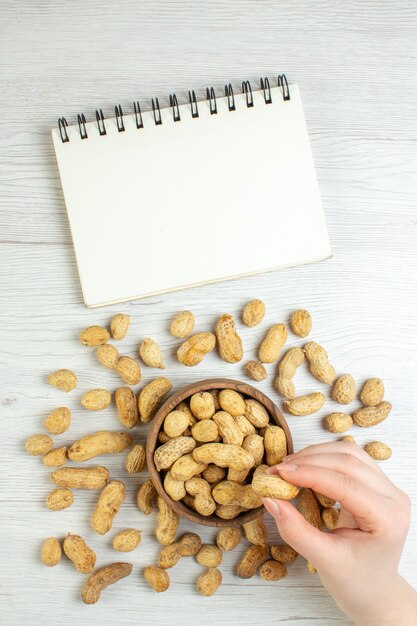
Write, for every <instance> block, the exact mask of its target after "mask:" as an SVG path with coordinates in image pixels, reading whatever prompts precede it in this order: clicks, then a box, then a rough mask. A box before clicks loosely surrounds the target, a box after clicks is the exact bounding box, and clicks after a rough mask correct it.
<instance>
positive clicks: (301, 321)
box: [290, 309, 312, 337]
mask: <svg viewBox="0 0 417 626" xmlns="http://www.w3.org/2000/svg"><path fill="white" fill-rule="evenodd" d="M290 326H291V330H292V332H293V333H294V335H298V336H299V337H307V335H308V334H309V333H310V331H311V326H312V319H311V315H310V313H309V312H308V311H306V310H305V309H298V310H297V311H294V312H293V314H292V315H291V319H290Z"/></svg>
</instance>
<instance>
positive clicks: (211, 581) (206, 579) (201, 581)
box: [197, 567, 222, 596]
mask: <svg viewBox="0 0 417 626" xmlns="http://www.w3.org/2000/svg"><path fill="white" fill-rule="evenodd" d="M221 582H222V574H221V572H220V571H219V570H218V569H216V568H215V567H210V568H209V569H208V570H207V571H206V572H204V574H200V576H199V577H198V580H197V591H198V593H199V594H200V595H202V596H212V595H213V594H215V593H216V591H217V589H218V588H219V587H220V585H221Z"/></svg>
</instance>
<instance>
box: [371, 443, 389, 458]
mask: <svg viewBox="0 0 417 626" xmlns="http://www.w3.org/2000/svg"><path fill="white" fill-rule="evenodd" d="M365 452H367V453H368V454H369V456H370V457H372V458H373V459H375V460H376V461H386V460H387V459H389V458H390V456H391V455H392V450H391V448H390V447H389V446H387V444H386V443H382V441H372V442H371V443H368V444H366V446H365Z"/></svg>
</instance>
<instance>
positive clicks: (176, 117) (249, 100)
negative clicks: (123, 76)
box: [58, 74, 291, 143]
mask: <svg viewBox="0 0 417 626" xmlns="http://www.w3.org/2000/svg"><path fill="white" fill-rule="evenodd" d="M277 85H278V87H281V91H282V99H283V100H284V102H286V101H288V100H290V99H291V95H290V88H289V85H288V81H287V77H286V76H285V74H279V75H278V80H277ZM260 86H261V91H262V93H263V97H264V101H265V104H272V92H271V85H270V82H269V79H268V78H267V77H263V78H261V79H260ZM224 93H225V98H226V104H227V108H228V110H229V111H236V101H235V95H234V92H233V87H232V84H231V83H228V84H227V85H225V87H224ZM242 94H243V95H244V98H245V101H246V106H247V108H252V107H254V106H255V102H254V98H253V92H252V86H251V84H250V82H249V81H248V80H244V81H243V82H242ZM206 100H207V103H208V105H209V109H210V115H216V114H217V113H218V109H217V98H216V94H215V91H214V89H213V87H207V88H206ZM188 101H189V105H190V112H191V117H192V118H198V117H200V112H199V108H198V101H197V97H196V93H195V91H194V90H190V91H189V92H188ZM151 104H152V113H153V118H154V122H155V126H160V125H162V114H161V108H160V106H159V100H158V98H151ZM200 104H201V102H200ZM169 106H170V107H171V109H172V117H173V121H174V122H180V121H181V115H180V105H179V103H178V98H177V96H176V94H175V93H173V94H171V95H170V96H169ZM114 111H115V120H116V125H117V130H118V132H119V133H122V132H124V131H125V130H126V127H125V124H124V119H123V115H124V114H123V110H122V107H121V105H120V104H119V105H117V106H116V107H115V108H114ZM133 111H134V116H135V123H136V128H137V129H138V130H139V129H141V128H143V127H144V122H143V117H142V111H141V107H140V104H139V101H138V100H136V101H135V102H134V103H133ZM95 114H96V122H97V127H98V132H99V135H100V136H103V135H107V129H106V124H105V119H104V115H103V110H102V109H96V112H95ZM77 123H78V130H79V133H80V137H81V139H88V133H87V126H86V124H87V121H86V118H85V115H84V113H81V114H79V115H77ZM67 128H68V122H67V120H66V119H65V117H60V118H59V119H58V131H59V135H60V137H61V141H62V143H69V142H70V136H69V134H68V131H67Z"/></svg>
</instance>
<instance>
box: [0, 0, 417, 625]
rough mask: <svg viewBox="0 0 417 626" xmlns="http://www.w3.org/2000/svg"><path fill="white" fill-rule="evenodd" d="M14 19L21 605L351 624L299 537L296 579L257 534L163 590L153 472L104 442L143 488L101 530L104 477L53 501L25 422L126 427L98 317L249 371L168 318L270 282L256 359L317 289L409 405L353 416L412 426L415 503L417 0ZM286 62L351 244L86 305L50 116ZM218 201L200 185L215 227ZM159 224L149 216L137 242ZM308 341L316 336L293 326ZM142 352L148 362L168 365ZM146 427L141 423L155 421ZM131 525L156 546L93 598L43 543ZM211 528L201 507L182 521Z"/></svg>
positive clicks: (8, 157)
mask: <svg viewBox="0 0 417 626" xmlns="http://www.w3.org/2000/svg"><path fill="white" fill-rule="evenodd" d="M0 24H1V26H0V28H1V37H0V52H1V54H0V69H1V77H2V98H1V101H0V151H1V152H0V158H1V167H0V185H1V193H0V220H1V222H0V333H1V338H0V366H1V376H0V428H1V438H0V446H1V451H0V452H1V460H2V468H1V473H0V488H1V507H0V525H1V529H2V541H1V548H0V550H1V562H2V567H1V573H0V598H1V600H0V602H1V620H2V623H4V624H5V625H7V626H18V625H20V624H29V623H30V624H32V625H34V626H35V625H36V626H37V625H40V624H44V623H51V624H54V626H64V625H67V624H68V623H71V624H80V625H84V624H87V623H93V624H98V623H100V624H101V625H102V626H110V625H114V624H118V625H120V626H122V625H126V626H130V625H131V624H132V623H134V622H136V621H138V620H139V621H140V623H142V624H145V625H146V626H156V625H158V626H168V625H172V624H178V625H181V626H194V625H195V624H196V623H198V624H199V626H207V625H209V624H212V623H213V622H215V623H216V624H218V625H219V626H228V625H229V624H239V626H261V625H263V624H265V623H272V624H277V625H278V624H291V625H292V626H314V625H315V624H320V626H321V625H326V626H345V625H347V624H349V623H350V621H349V620H348V619H347V618H345V617H344V616H343V615H342V613H341V612H340V611H339V609H338V608H337V607H336V605H335V604H334V602H333V600H332V599H331V598H330V597H329V596H328V594H327V593H326V592H325V591H324V590H323V588H322V586H321V583H320V580H319V578H318V576H316V575H311V574H308V573H307V572H306V568H305V562H304V561H303V559H301V558H299V559H298V560H297V561H296V562H295V563H294V564H293V565H291V566H290V568H289V575H288V576H287V577H286V578H285V579H284V580H282V581H280V582H278V583H269V584H268V583H266V582H264V581H261V579H260V578H259V577H255V578H253V579H251V580H247V581H243V580H239V579H238V578H237V577H236V576H234V574H233V567H234V564H235V563H236V561H237V560H238V557H239V553H240V552H241V551H242V550H243V545H242V547H241V548H239V549H238V550H236V551H235V552H232V553H228V554H226V555H225V558H224V562H223V565H222V572H223V584H222V586H221V587H220V589H219V591H218V593H217V594H216V596H214V597H213V598H203V597H200V596H198V595H197V593H196V579H197V577H198V575H199V573H200V570H201V568H200V567H199V566H198V564H197V563H196V562H195V561H194V560H193V559H183V561H182V562H181V563H180V564H179V565H178V566H177V567H175V568H174V569H173V570H172V571H170V575H171V581H172V582H171V588H170V590H169V591H168V592H167V593H165V594H159V595H156V594H155V593H154V592H153V591H152V590H151V589H150V588H149V587H148V586H147V585H146V583H145V581H144V578H143V574H142V570H143V568H144V567H145V566H146V565H148V564H151V563H154V562H155V559H156V556H157V552H158V545H157V543H156V541H155V539H154V538H153V533H154V528H155V523H156V520H155V517H154V516H148V517H145V516H143V515H141V514H140V513H139V511H138V510H137V507H136V504H135V493H136V490H137V486H138V484H139V483H141V482H142V481H143V480H144V479H145V477H146V474H145V473H144V474H143V475H140V476H139V477H136V476H133V477H130V476H128V475H127V473H126V472H125V470H124V455H118V456H116V457H115V458H103V459H100V462H103V463H104V464H105V465H106V466H108V467H109V470H110V471H111V475H112V477H114V478H121V479H123V480H126V483H127V498H126V502H125V504H124V505H123V507H122V509H121V511H120V513H119V515H118V516H117V518H116V520H115V524H114V529H113V530H112V531H111V532H110V533H108V535H106V536H104V537H99V536H97V535H95V534H94V533H93V531H92V530H91V528H90V524H89V519H90V516H91V512H92V509H93V507H94V503H95V501H96V500H97V494H96V493H94V492H76V493H75V502H74V504H73V506H71V507H70V508H69V509H66V510H64V511H61V512H52V511H49V510H47V509H46V507H45V504H44V501H45V497H46V495H47V493H48V492H49V491H50V490H51V488H52V483H50V481H49V479H48V471H47V469H46V468H45V467H44V466H43V465H42V463H41V461H40V460H39V458H35V457H33V458H32V457H28V456H27V455H26V454H25V452H24V441H25V439H26V438H27V437H28V436H29V435H31V434H32V433H36V432H41V431H42V424H43V419H44V417H45V415H46V414H47V413H48V412H49V411H50V410H52V409H53V408H55V407H57V406H60V405H63V404H66V405H68V407H69V408H70V409H71V411H72V413H73V423H72V426H71V429H70V431H68V433H65V434H63V435H60V436H58V437H56V438H55V440H56V443H57V444H61V443H62V444H65V443H67V442H68V443H69V442H71V441H72V440H74V439H76V438H77V437H78V436H80V435H82V434H86V433H88V432H92V431H94V430H98V429H101V428H114V429H117V428H118V422H117V418H116V414H115V409H114V407H111V408H108V409H106V410H104V411H102V412H99V413H98V414H92V413H91V414H90V413H88V412H86V411H85V410H83V409H82V408H81V406H80V404H79V400H80V397H81V395H82V393H83V392H85V391H86V390H88V389H91V388H93V387H99V386H103V387H106V388H108V389H109V390H111V391H113V390H114V389H115V388H116V387H117V386H118V385H119V381H118V379H117V377H116V375H115V374H114V373H113V372H110V371H107V370H104V369H103V368H101V367H100V366H99V365H98V362H97V360H96V357H95V354H94V350H89V349H87V348H84V347H83V346H81V344H80V343H79V342H78V339H77V337H78V333H79V331H80V330H81V329H82V328H83V327H85V326H87V325H89V324H93V323H104V324H106V323H108V321H109V319H110V318H111V316H112V314H113V313H115V312H117V311H119V310H120V311H122V312H126V313H129V314H130V315H131V316H132V327H131V331H130V333H129V335H128V337H127V338H126V339H125V340H123V341H122V342H121V343H120V350H121V352H122V353H124V354H130V355H134V354H135V352H136V349H137V345H138V343H139V341H140V340H141V339H143V338H144V337H147V336H149V337H153V338H154V339H155V340H157V341H158V342H159V343H160V345H161V347H162V350H163V353H164V356H165V361H166V364H167V370H166V372H167V374H168V375H169V376H170V377H171V378H172V381H173V383H174V389H175V390H176V389H179V388H181V387H183V386H184V385H186V384H188V383H191V382H193V381H197V380H200V379H203V378H214V377H231V378H236V379H240V380H244V381H247V382H250V381H249V380H248V379H246V378H245V375H244V371H243V364H236V365H229V364H226V363H224V362H222V361H221V360H220V358H219V357H218V356H217V355H216V354H214V353H213V354H209V355H208V356H207V357H206V358H205V359H204V361H203V362H202V363H201V364H200V365H199V366H197V367H196V368H191V369H190V368H185V367H182V366H180V365H179V364H178V363H177V362H176V360H175V358H174V354H175V349H176V348H177V346H178V341H177V340H175V339H174V338H173V337H171V336H170V334H169V322H170V319H171V317H172V316H173V314H174V313H176V312H178V311H181V310H183V309H185V308H187V309H191V310H192V311H193V312H194V314H195V316H196V320H197V324H196V329H197V330H211V329H212V328H213V325H214V322H215V320H216V317H217V315H219V314H221V313H224V312H230V313H232V314H234V315H236V316H237V318H239V317H240V315H241V312H242V310H243V306H244V304H245V303H246V302H247V300H248V299H250V298H254V297H257V298H262V299H263V300H264V301H265V303H266V307H267V314H266V318H265V320H264V322H263V323H262V325H261V326H259V327H256V328H252V329H248V328H246V327H244V326H243V325H242V324H241V323H239V325H238V329H239V332H240V333H241V335H242V339H243V343H244V350H245V355H244V362H246V361H247V360H249V359H251V358H254V356H255V351H256V348H257V346H258V345H259V342H260V340H261V338H262V337H263V335H264V333H265V331H266V329H267V328H268V326H269V325H271V324H272V323H277V322H281V321H286V320H288V317H289V314H290V312H291V311H292V310H293V309H294V308H298V307H305V308H308V309H309V310H310V311H311V313H312V315H313V319H314V328H313V333H312V338H314V339H317V340H318V341H320V342H322V343H323V344H324V345H325V346H326V348H327V350H328V352H329V354H330V355H331V359H332V362H333V363H334V365H335V367H336V369H337V371H338V372H339V373H343V372H350V373H352V374H353V376H354V377H355V379H356V380H357V382H358V383H361V382H362V381H363V380H365V379H366V378H367V377H368V376H380V377H382V378H383V379H384V381H385V385H386V397H387V399H389V400H390V401H392V403H393V406H394V409H393V412H392V414H391V416H390V417H389V419H388V420H386V422H384V423H383V424H381V425H380V426H378V427H376V428H375V429H373V430H372V431H360V430H359V429H357V428H354V429H352V434H354V435H355V437H356V436H357V439H358V442H359V444H360V445H362V444H365V443H367V442H368V441H370V440H372V439H380V440H382V441H385V442H387V443H388V444H389V445H390V446H391V447H392V449H393V456H392V458H391V459H390V460H389V461H387V462H385V463H384V465H383V467H384V469H385V470H386V471H387V472H388V474H389V476H390V477H391V478H392V480H394V481H395V482H396V483H398V484H399V485H400V486H401V488H402V489H404V490H405V491H407V492H408V493H409V494H410V495H411V497H412V498H413V501H414V505H416V504H417V478H416V472H415V468H416V455H415V450H416V435H417V416H416V406H417V385H416V381H417V362H416V355H417V298H416V293H417V214H416V200H417V159H416V154H417V126H416V101H417V100H416V95H417V94H416V84H417V69H416V68H417V41H416V28H417V6H416V5H415V3H413V2H410V1H409V0H396V2H392V1H388V0H381V2H379V3H378V4H376V3H375V2H369V1H365V2H360V1H359V0H350V1H349V0H348V1H346V0H344V1H343V2H342V1H341V0H336V1H334V2H328V1H325V0H317V1H316V2H314V3H312V2H308V1H307V0H291V1H290V0H282V1H280V2H277V1H274V0H257V1H256V2H254V1H253V0H215V1H207V2H200V1H199V0H181V1H180V0H165V1H164V0H142V1H141V2H137V1H133V0H119V1H118V2H113V3H106V2H103V0H84V1H81V0H72V1H69V0H55V1H54V2H51V1H50V0H31V1H29V0H21V1H20V2H17V0H3V2H2V3H1V11H0ZM281 72H285V73H286V74H287V76H288V78H289V80H290V81H291V82H297V83H298V84H299V86H300V89H301V93H302V96H303V102H304V107H305V113H306V118H307V123H308V127H309V132H310V137H311V143H312V149H313V153H314V158H315V162H316V166H317V172H318V177H319V182H320V188H321V191H322V195H323V201H324V206H325V211H326V215H327V220H328V225H329V230H330V236H331V239H332V243H333V248H334V256H333V258H332V259H331V260H329V261H326V262H323V263H318V264H315V265H310V266H306V267H299V268H295V269H288V270H284V271H280V272H275V273H271V274H266V275H263V276H259V277H256V276H255V277H250V278H245V279H243V280H238V281H234V282H226V283H222V284H219V285H211V286H206V287H202V288H197V289H193V290H189V291H181V292H177V293H171V294H168V295H165V296H158V297H155V298H149V299H146V300H138V301H136V302H131V303H129V304H125V305H122V306H120V307H117V308H114V307H108V308H106V309H102V310H95V311H90V310H87V309H86V308H85V307H84V305H83V303H82V298H81V290H80V286H79V282H78V276H77V272H76V267H75V261H74V254H73V250H72V244H71V240H70V235H69V227H68V222H67V218H66V214H65V208H64V201H63V195H62V191H61V186H60V182H59V177H58V171H57V166H56V163H55V159H54V154H53V148H52V142H51V137H50V133H49V130H50V128H51V127H52V126H54V125H55V124H56V122H57V118H58V116H60V115H65V116H66V117H67V119H68V120H69V121H74V120H76V114H77V113H80V112H83V111H84V113H85V115H86V117H87V119H92V117H93V115H94V110H95V109H96V108H98V107H102V108H103V110H104V113H105V115H110V114H111V113H112V111H113V110H114V105H115V104H118V103H120V104H121V105H122V107H123V108H127V109H128V108H129V106H130V105H131V102H132V101H133V100H134V99H137V98H140V99H141V102H142V101H143V102H144V103H148V106H149V104H150V98H151V97H154V96H158V97H159V98H160V102H161V104H166V103H167V101H168V94H169V93H172V92H174V91H175V92H176V93H177V95H178V97H179V98H180V99H181V101H182V100H183V99H184V98H186V92H187V90H188V89H195V90H196V92H197V96H198V97H201V96H202V95H203V94H204V93H205V87H206V86H207V85H213V86H214V88H215V89H216V90H220V89H222V88H223V85H224V83H225V82H226V81H227V82H229V81H231V82H232V84H233V85H234V86H235V87H236V88H238V86H239V85H240V82H241V81H242V80H243V79H249V80H251V81H256V80H257V79H258V77H260V76H276V75H277V73H281ZM219 149H222V147H221V146H219ZM138 176H140V172H139V173H138ZM213 184H215V181H213ZM269 184H270V187H271V199H272V200H276V201H277V202H279V176H278V172H277V178H276V179H275V180H271V181H269ZM300 184H302V180H300ZM219 201H221V198H219ZM141 210H144V211H146V207H142V208H141ZM235 210H236V232H235V233H231V247H230V250H225V254H233V246H236V245H239V244H238V229H239V207H238V206H237V207H236V209H235ZM254 216H255V218H256V207H254ZM207 219H210V216H209V215H201V214H200V213H199V210H198V203H196V208H195V221H196V228H197V227H200V226H201V224H204V220H207ZM219 227H220V225H219ZM266 227H267V226H266ZM141 236H142V233H140V232H138V245H140V238H141ZM177 236H178V244H179V245H187V246H189V248H190V261H191V262H192V249H193V245H198V239H197V240H196V242H192V241H187V242H184V241H182V240H181V232H180V229H179V232H178V234H177ZM312 236H314V233H312ZM282 237H285V233H281V232H277V233H276V240H277V246H279V245H280V239H281V238H282ZM260 246H262V241H254V242H253V246H252V248H251V249H250V250H248V251H247V253H248V254H250V255H256V254H257V250H258V249H259V247H260ZM162 255H163V251H161V250H158V247H157V242H156V243H155V255H154V258H150V259H149V264H148V267H143V268H138V272H152V266H153V264H155V263H158V262H160V259H161V258H162ZM167 271H175V268H169V267H168V270H167ZM289 345H300V341H299V340H298V339H297V338H295V337H294V336H291V338H290V340H289ZM60 367H67V368H72V369H74V371H76V373H77V375H78V377H79V385H78V387H77V389H76V390H75V391H73V392H72V393H71V394H69V395H68V396H67V395H64V394H62V393H61V392H59V391H58V390H56V389H54V388H52V387H50V386H48V385H47V384H46V377H47V374H48V373H50V372H51V371H53V370H54V369H57V368H60ZM143 369H144V381H145V382H147V381H149V380H151V378H153V377H154V376H155V375H156V374H155V372H154V371H152V370H149V369H147V368H145V367H144V368H143ZM274 370H275V368H274V366H269V367H268V374H269V376H268V379H267V380H266V381H263V382H262V383H259V384H257V385H256V386H258V387H259V388H260V389H261V390H262V391H264V392H265V393H266V394H267V395H270V396H271V398H272V400H273V401H275V402H277V403H278V405H279V406H282V404H281V401H280V400H279V398H278V397H277V395H276V394H275V392H274V391H273V388H272V379H273V373H274ZM300 370H301V371H300V372H299V373H298V374H297V378H296V384H297V388H298V389H299V390H300V391H302V392H308V391H316V390H321V389H322V386H321V385H319V384H318V383H317V381H315V380H314V379H313V378H311V376H310V375H309V374H308V372H307V371H306V369H302V368H300ZM355 406H356V404H355ZM334 408H335V405H334V404H333V403H332V402H331V401H329V403H328V404H327V405H326V408H325V409H323V411H321V412H320V414H319V415H315V416H310V417H291V416H288V423H289V426H290V428H291V431H292V434H293V437H294V444H295V447H296V449H299V448H301V447H303V446H305V445H306V444H308V443H311V442H318V441H323V440H330V439H336V438H337V436H336V435H331V434H329V433H327V432H326V431H324V430H323V428H322V426H321V419H322V417H323V415H325V412H326V411H330V410H334ZM145 432H146V429H141V430H140V431H139V432H138V433H137V435H136V437H137V439H138V440H139V441H143V440H144V438H145ZM416 520H417V518H416V513H415V512H414V519H413V522H412V525H411V529H410V534H409V538H408V541H407V544H406V547H405V551H404V555H403V559H402V563H401V571H402V573H403V574H404V575H405V576H406V577H407V578H408V579H409V580H410V581H411V582H412V583H413V584H414V585H416V584H417V521H416ZM267 524H268V526H269V528H270V531H271V540H272V541H278V537H277V534H276V530H274V525H273V523H271V520H270V519H268V520H267ZM129 527H133V528H140V529H141V530H142V532H143V539H142V544H141V545H140V547H139V548H138V549H137V550H136V551H135V552H132V553H130V554H129V555H126V556H127V557H128V558H126V559H124V560H126V561H129V562H132V563H133V564H134V569H133V573H132V575H131V576H130V577H129V578H127V579H125V580H123V581H120V583H118V584H117V585H115V586H114V587H113V588H108V589H107V590H106V591H104V592H103V596H102V599H101V600H100V602H99V603H98V604H97V605H96V606H94V607H90V608H87V607H86V606H84V605H83V604H82V602H81V599H80V591H81V588H82V585H83V576H82V574H80V573H78V572H76V571H75V569H74V567H73V566H72V565H71V564H70V563H69V561H65V560H64V561H63V562H62V563H61V564H60V565H58V566H57V567H55V568H47V567H45V566H44V565H42V563H41V562H40V546H41V542H42V540H43V539H44V538H45V537H47V536H58V537H64V536H65V534H66V533H67V532H73V533H79V534H81V535H83V536H84V537H85V539H86V540H87V542H88V543H89V544H90V545H91V546H92V547H93V548H94V549H95V550H96V552H97V562H98V565H105V564H107V563H110V562H112V561H115V560H120V555H119V554H118V553H116V552H115V551H114V550H112V548H111V540H112V538H113V535H114V534H115V533H116V532H117V531H119V530H122V529H123V528H129ZM195 529H196V527H195V526H193V525H191V524H189V523H187V522H182V523H181V531H184V530H195ZM198 532H201V536H202V539H203V541H206V542H207V541H211V540H212V539H213V537H214V532H215V531H214V530H213V529H208V528H204V529H203V528H201V527H198Z"/></svg>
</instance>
